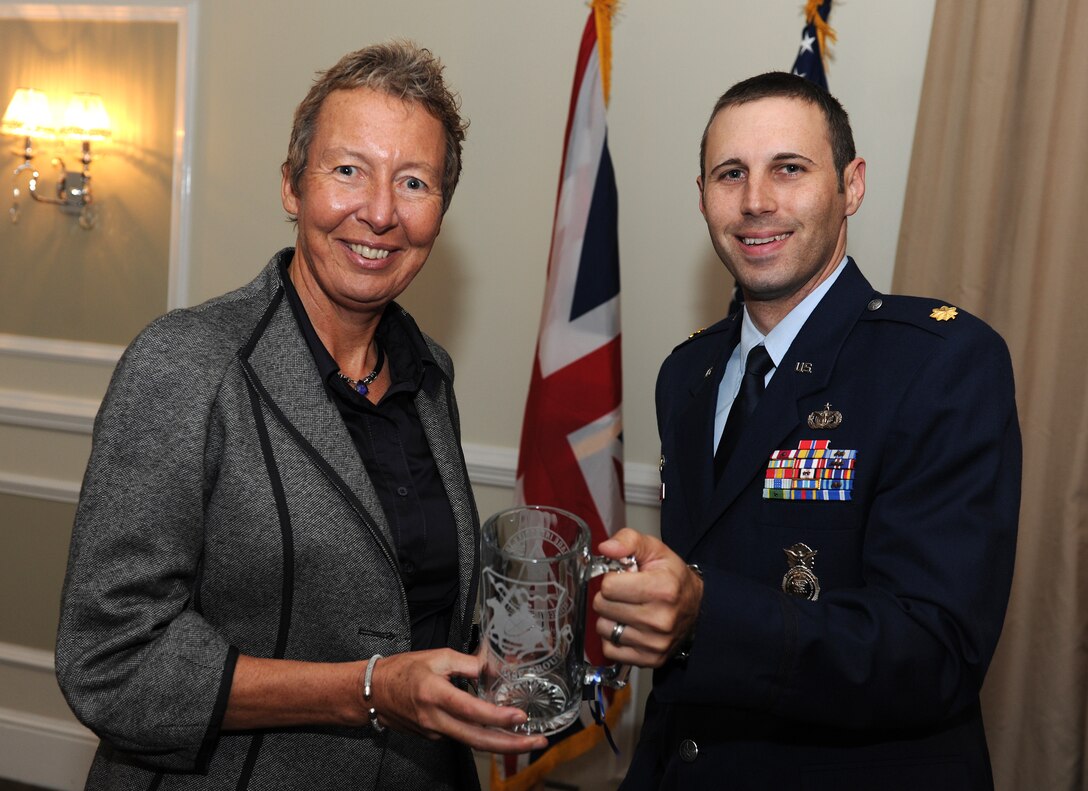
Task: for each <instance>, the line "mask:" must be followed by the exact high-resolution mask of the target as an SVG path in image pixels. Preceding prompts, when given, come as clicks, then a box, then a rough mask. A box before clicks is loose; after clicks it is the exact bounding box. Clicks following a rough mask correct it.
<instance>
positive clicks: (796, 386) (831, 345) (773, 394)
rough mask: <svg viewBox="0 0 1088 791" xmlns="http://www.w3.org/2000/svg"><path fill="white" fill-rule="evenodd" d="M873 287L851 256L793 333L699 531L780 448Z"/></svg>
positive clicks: (822, 384)
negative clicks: (790, 342) (796, 331)
mask: <svg viewBox="0 0 1088 791" xmlns="http://www.w3.org/2000/svg"><path fill="white" fill-rule="evenodd" d="M873 295H874V292H873V288H872V286H871V285H869V282H868V281H867V280H866V279H865V277H864V276H863V275H862V274H861V271H860V270H859V269H858V268H857V265H856V264H855V263H854V262H853V260H852V259H851V260H850V261H849V262H848V263H847V266H846V269H844V270H843V272H842V274H841V275H840V276H839V279H838V280H836V281H835V284H834V285H833V286H832V287H831V290H830V291H828V292H827V294H826V295H825V296H824V298H823V300H821V302H820V304H819V305H817V306H816V309H815V310H814V311H813V312H812V315H810V316H809V318H808V320H807V321H806V322H805V324H804V326H802V327H801V331H800V332H799V333H798V334H797V337H796V338H795V339H794V341H793V343H792V344H791V345H790V348H789V350H788V351H787V352H786V354H785V356H784V357H783V358H782V360H781V362H780V363H779V366H778V368H777V370H776V371H775V374H774V376H773V377H772V379H771V383H770V384H769V385H768V386H767V390H766V392H765V393H764V394H763V397H762V398H761V399H760V401H759V405H758V406H757V407H756V411H755V412H753V413H752V416H751V417H750V418H749V419H748V421H747V422H746V423H745V425H744V429H743V433H742V434H741V436H740V439H739V441H738V443H737V448H736V450H735V451H734V453H733V456H732V457H731V458H730V460H729V463H728V464H727V465H726V468H725V470H724V471H723V473H722V479H721V481H720V482H719V484H718V486H717V487H716V488H715V489H714V492H713V494H712V495H711V497H710V502H709V504H708V507H707V509H706V510H705V511H704V514H703V518H702V519H701V520H700V527H699V533H700V536H699V537H701V536H702V534H705V533H706V531H707V530H709V529H710V528H711V526H713V524H714V523H715V522H716V521H717V520H718V519H719V518H720V517H721V516H722V514H723V513H724V512H725V511H726V509H728V508H729V507H730V506H731V505H732V504H733V503H734V501H736V499H737V497H739V496H740V494H741V492H743V491H745V490H746V489H747V488H748V487H749V486H750V485H751V483H752V481H753V478H755V477H757V476H758V477H759V478H762V477H763V475H764V472H765V471H766V469H767V462H768V461H769V460H770V457H771V453H773V452H774V451H775V450H778V449H780V448H782V447H783V446H782V442H783V441H784V440H785V439H786V437H787V436H788V435H789V434H791V433H792V432H794V431H795V430H797V428H798V426H799V424H800V421H802V420H803V419H804V416H802V415H801V414H800V406H799V404H798V402H799V401H800V400H801V399H803V398H805V397H806V396H809V395H811V394H812V393H816V392H819V391H820V390H823V389H825V388H826V387H827V386H828V383H829V382H830V379H831V375H832V373H833V371H834V368H835V361H836V359H837V358H838V356H839V350H840V348H841V347H842V344H843V342H844V341H845V340H846V337H847V335H848V334H849V333H850V330H851V329H852V328H853V326H854V324H856V323H857V320H858V317H859V316H860V315H861V313H862V311H864V310H865V306H866V304H867V302H868V301H869V299H871V298H872V296H873Z"/></svg>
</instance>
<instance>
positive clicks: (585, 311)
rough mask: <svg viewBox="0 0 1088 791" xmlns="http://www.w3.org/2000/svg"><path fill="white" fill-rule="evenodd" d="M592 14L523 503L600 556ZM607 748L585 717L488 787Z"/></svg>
mask: <svg viewBox="0 0 1088 791" xmlns="http://www.w3.org/2000/svg"><path fill="white" fill-rule="evenodd" d="M593 6H594V7H593V11H591V12H590V15H589V19H588V20H587V22H586V26H585V31H584V33H583V34H582V44H581V47H580V49H579V52H578V62H577V67H576V69H575V74H574V88H573V91H572V94H571V101H570V114H569V116H568V118H567V128H566V137H565V139H564V144H563V165H562V170H561V173H560V179H559V194H558V197H557V200H556V208H555V218H554V224H553V228H552V241H551V252H550V254H549V258H548V277H547V285H546V287H545V294H544V308H543V313H542V316H541V320H540V331H539V336H538V339H537V348H536V358H535V360H534V362H533V374H532V380H531V381H530V384H529V395H528V399H527V401H526V404H525V419H524V422H523V424H522V432H521V449H520V452H519V454H518V472H517V489H516V494H515V496H516V499H517V501H518V502H519V503H521V504H535V505H551V506H556V507H559V508H563V509H565V510H567V511H571V512H572V513H574V514H577V515H578V516H580V517H581V518H582V519H584V520H585V521H586V523H587V524H588V525H589V527H590V532H591V533H592V544H593V546H596V545H597V544H598V543H599V542H601V541H603V540H604V539H605V538H607V537H608V536H609V535H611V534H612V533H613V532H615V531H616V530H618V529H619V528H620V527H622V526H623V525H624V522H625V517H624V504H623V437H622V430H623V422H622V417H621V402H622V387H621V384H622V380H621V374H620V275H619V243H618V238H617V211H618V210H617V195H616V180H615V174H614V172H613V170H612V158H611V156H610V155H609V153H608V130H607V124H606V120H605V107H606V102H607V84H608V71H609V69H608V66H609V60H610V46H609V44H610V30H611V28H610V26H609V21H610V17H611V13H612V11H613V8H614V2H602V1H601V0H598V2H595V3H594V4H593ZM602 50H603V54H602ZM602 60H603V61H604V64H603V67H602ZM595 621H596V617H595V616H594V614H593V613H592V611H590V612H588V613H587V622H588V623H587V628H586V634H587V639H586V654H587V658H588V659H589V661H591V662H593V663H594V664H601V663H602V662H603V656H602V655H601V653H600V641H599V640H598V639H597V637H596V632H595V631H594V624H595ZM627 696H628V695H627V690H623V691H621V693H617V694H616V695H614V696H613V700H612V706H611V707H610V711H609V714H608V717H607V719H608V721H609V722H610V723H612V722H614V721H615V716H616V715H617V714H618V713H619V711H620V708H621V706H622V703H623V702H625V701H626V699H627ZM600 739H601V733H600V728H598V727H597V726H596V725H594V724H593V722H592V719H590V718H589V717H588V716H587V713H586V712H585V711H583V712H582V718H581V719H579V720H576V721H575V723H574V724H573V725H571V727H570V728H568V729H567V730H566V731H564V732H563V733H560V734H557V735H556V736H553V737H551V739H550V740H549V747H548V748H547V749H546V750H545V751H543V752H541V753H536V754H532V755H529V756H517V757H514V756H508V757H503V758H497V760H496V761H495V763H494V764H493V768H494V771H493V772H492V779H491V787H492V788H493V789H496V791H518V789H523V788H529V787H531V786H532V785H533V784H534V783H535V782H537V781H538V780H539V779H540V778H541V777H543V776H544V774H546V773H547V772H548V771H550V769H551V768H552V767H554V766H555V764H556V763H558V762H559V761H564V760H567V759H569V758H573V757H574V756H576V755H579V754H581V753H583V752H585V751H586V750H588V749H589V748H590V747H592V746H593V745H595V744H596V743H598V742H599V741H600Z"/></svg>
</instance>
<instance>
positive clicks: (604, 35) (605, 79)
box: [590, 0, 620, 107]
mask: <svg viewBox="0 0 1088 791" xmlns="http://www.w3.org/2000/svg"><path fill="white" fill-rule="evenodd" d="M619 5H620V0H592V2H591V3H590V7H591V8H592V9H593V23H594V24H595V25H596V26H597V50H598V55H599V56H600V63H601V87H602V88H603V89H604V103H605V106H606V107H607V106H608V99H609V97H610V95H611V92H612V17H613V16H615V14H616V9H618V8H619Z"/></svg>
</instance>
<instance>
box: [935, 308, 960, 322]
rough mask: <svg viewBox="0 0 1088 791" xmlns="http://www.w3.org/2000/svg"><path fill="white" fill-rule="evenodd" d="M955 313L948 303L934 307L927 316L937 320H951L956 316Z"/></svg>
mask: <svg viewBox="0 0 1088 791" xmlns="http://www.w3.org/2000/svg"><path fill="white" fill-rule="evenodd" d="M956 315H957V313H956V309H955V308H953V307H950V306H949V305H941V306H940V307H939V308H934V309H933V312H932V313H930V314H929V317H930V318H931V319H936V320H937V321H952V319H954V318H956Z"/></svg>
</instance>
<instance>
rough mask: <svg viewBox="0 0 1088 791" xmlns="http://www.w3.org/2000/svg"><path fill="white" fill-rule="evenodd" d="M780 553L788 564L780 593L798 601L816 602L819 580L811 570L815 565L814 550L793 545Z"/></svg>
mask: <svg viewBox="0 0 1088 791" xmlns="http://www.w3.org/2000/svg"><path fill="white" fill-rule="evenodd" d="M782 551H783V552H785V553H786V562H788V563H789V564H790V567H789V569H788V570H787V571H786V573H785V575H784V576H783V577H782V592H783V593H787V594H789V595H790V596H796V597H798V598H799V599H808V600H809V601H816V600H817V599H818V598H820V579H819V577H817V576H816V572H814V571H813V570H812V568H813V566H815V565H816V550H815V549H812V548H811V547H809V546H808V545H807V544H794V545H793V546H792V547H790V548H789V549H783V550H782Z"/></svg>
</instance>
